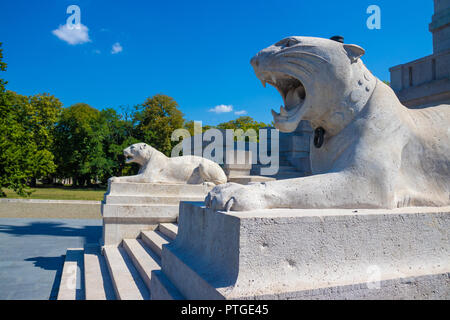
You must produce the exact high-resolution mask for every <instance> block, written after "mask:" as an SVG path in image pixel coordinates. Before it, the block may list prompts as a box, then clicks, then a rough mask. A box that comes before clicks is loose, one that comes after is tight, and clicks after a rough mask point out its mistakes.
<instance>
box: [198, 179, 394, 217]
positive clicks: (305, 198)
mask: <svg viewBox="0 0 450 320" xmlns="http://www.w3.org/2000/svg"><path fill="white" fill-rule="evenodd" d="M383 190H389V188H386V183H385V181H383V180H382V177H366V176H362V175H356V174H352V173H328V174H321V175H316V176H311V177H305V178H297V179H289V180H279V181H273V182H266V183H261V184H253V185H247V186H243V185H238V184H230V183H228V184H225V185H220V186H217V187H215V188H214V189H213V190H212V191H211V192H210V193H209V195H208V197H207V198H206V205H207V206H209V207H210V208H213V209H216V210H227V211H228V210H233V211H248V210H256V209H272V208H293V209H294V208H298V209H312V208H361V209H362V208H383V207H384V208H388V207H392V201H391V200H392V199H390V197H389V195H388V194H386V192H385V191H383Z"/></svg>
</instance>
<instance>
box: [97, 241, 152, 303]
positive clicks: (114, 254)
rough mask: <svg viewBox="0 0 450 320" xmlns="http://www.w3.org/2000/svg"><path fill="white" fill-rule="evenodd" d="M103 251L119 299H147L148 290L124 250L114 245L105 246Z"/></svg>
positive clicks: (148, 295)
mask: <svg viewBox="0 0 450 320" xmlns="http://www.w3.org/2000/svg"><path fill="white" fill-rule="evenodd" d="M103 253H104V255H105V257H106V261H107V264H108V269H109V274H110V275H111V279H112V283H113V285H114V290H115V293H116V298H117V299H119V300H148V299H149V298H150V292H149V290H148V288H147V287H146V286H145V283H144V281H143V280H142V278H141V277H140V275H139V272H138V271H137V270H136V268H135V267H134V265H133V262H132V261H131V258H130V257H129V256H128V255H127V254H126V252H125V250H124V249H123V248H120V247H116V246H105V247H104V248H103Z"/></svg>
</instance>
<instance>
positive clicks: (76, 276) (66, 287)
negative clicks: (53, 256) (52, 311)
mask: <svg viewBox="0 0 450 320" xmlns="http://www.w3.org/2000/svg"><path fill="white" fill-rule="evenodd" d="M83 253H84V250H83V249H82V248H69V249H67V251H66V258H65V260H64V266H63V271H62V275H61V281H60V284H59V291H58V298H57V299H58V300H83V299H84V294H83V291H84V290H83V288H82V286H83V283H82V281H81V276H82V272H83Z"/></svg>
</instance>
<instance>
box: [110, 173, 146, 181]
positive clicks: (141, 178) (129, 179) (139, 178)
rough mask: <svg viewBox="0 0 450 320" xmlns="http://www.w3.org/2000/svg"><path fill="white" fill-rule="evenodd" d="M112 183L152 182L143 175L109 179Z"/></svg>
mask: <svg viewBox="0 0 450 320" xmlns="http://www.w3.org/2000/svg"><path fill="white" fill-rule="evenodd" d="M109 180H110V181H111V182H129V183H143V182H147V183H148V182H151V181H150V180H151V179H149V177H147V176H144V175H143V174H138V175H135V176H128V177H112V178H110V179H109Z"/></svg>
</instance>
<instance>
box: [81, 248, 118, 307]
mask: <svg viewBox="0 0 450 320" xmlns="http://www.w3.org/2000/svg"><path fill="white" fill-rule="evenodd" d="M84 292H85V299H86V300H114V299H115V294H114V287H113V284H112V281H111V277H110V275H109V272H108V266H107V265H106V261H105V257H103V256H102V254H101V249H100V246H99V245H98V244H87V245H85V247H84Z"/></svg>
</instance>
